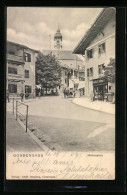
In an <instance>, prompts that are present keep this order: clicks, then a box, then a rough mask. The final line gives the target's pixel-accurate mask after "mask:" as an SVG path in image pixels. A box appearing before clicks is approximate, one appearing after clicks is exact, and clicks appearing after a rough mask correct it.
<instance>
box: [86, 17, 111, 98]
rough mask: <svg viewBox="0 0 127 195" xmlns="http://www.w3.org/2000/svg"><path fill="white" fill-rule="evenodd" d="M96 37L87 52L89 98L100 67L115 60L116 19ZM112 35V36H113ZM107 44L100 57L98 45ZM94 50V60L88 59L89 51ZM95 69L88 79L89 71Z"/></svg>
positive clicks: (87, 91) (87, 92)
mask: <svg viewBox="0 0 127 195" xmlns="http://www.w3.org/2000/svg"><path fill="white" fill-rule="evenodd" d="M102 32H103V33H104V34H102V33H101V32H100V33H99V34H98V35H97V36H96V38H95V39H94V40H93V41H92V42H91V44H90V45H89V47H88V48H87V49H86V51H85V70H86V71H85V78H86V80H85V83H86V96H89V95H90V93H91V91H93V85H92V79H95V78H98V77H99V75H98V65H101V64H105V66H107V64H108V63H109V61H110V58H111V57H112V58H115V35H114V34H115V18H112V19H111V20H110V21H109V22H108V23H107V25H106V26H105V28H104V29H103V30H102ZM111 35H112V36H111ZM104 42H105V47H106V52H105V53H103V54H101V56H99V54H98V45H99V44H101V43H104ZM89 49H93V50H94V53H93V58H88V56H87V50H89ZM91 67H93V76H92V77H89V78H87V69H88V68H91Z"/></svg>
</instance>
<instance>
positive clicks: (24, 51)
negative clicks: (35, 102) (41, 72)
mask: <svg viewBox="0 0 127 195" xmlns="http://www.w3.org/2000/svg"><path fill="white" fill-rule="evenodd" d="M37 53H38V51H36V50H34V49H31V48H28V47H26V46H24V45H20V44H18V43H13V42H10V41H7V55H6V59H7V66H6V70H7V73H6V74H7V76H6V78H7V79H6V89H7V90H8V91H9V94H10V96H20V94H21V92H23V93H24V94H26V93H28V94H29V97H35V96H36V94H35V60H36V54H37Z"/></svg>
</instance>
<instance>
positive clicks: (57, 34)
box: [54, 23, 62, 49]
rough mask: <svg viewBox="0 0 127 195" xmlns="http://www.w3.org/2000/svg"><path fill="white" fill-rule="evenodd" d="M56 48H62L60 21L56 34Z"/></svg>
mask: <svg viewBox="0 0 127 195" xmlns="http://www.w3.org/2000/svg"><path fill="white" fill-rule="evenodd" d="M54 48H56V49H62V34H61V32H60V28H59V23H58V29H57V31H56V33H55V35H54Z"/></svg>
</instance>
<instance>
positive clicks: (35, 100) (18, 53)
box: [6, 7, 116, 180]
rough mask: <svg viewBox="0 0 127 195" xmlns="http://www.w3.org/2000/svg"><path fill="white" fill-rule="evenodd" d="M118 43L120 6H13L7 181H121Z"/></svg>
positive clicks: (9, 16) (8, 49)
mask: <svg viewBox="0 0 127 195" xmlns="http://www.w3.org/2000/svg"><path fill="white" fill-rule="evenodd" d="M115 41H116V9H115V8H114V7H106V8H103V7H102V8H101V7H82V8H78V7H77V8H76V7H7V39H6V179H7V180H115Z"/></svg>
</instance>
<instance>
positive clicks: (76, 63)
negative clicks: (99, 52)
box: [59, 60, 85, 87]
mask: <svg viewBox="0 0 127 195" xmlns="http://www.w3.org/2000/svg"><path fill="white" fill-rule="evenodd" d="M59 61H60V63H61V66H62V65H64V66H69V67H70V69H71V68H72V69H73V68H75V69H78V66H79V67H80V68H81V67H84V62H83V61H80V60H79V61H78V60H77V61H76V60H59ZM65 71H66V69H65V68H62V75H61V80H62V82H61V84H62V85H63V86H64V87H67V86H68V81H67V83H65V79H66V80H68V76H67V75H66V76H65ZM80 75H82V73H80ZM70 77H71V78H73V74H72V73H71V74H70ZM84 82H85V81H84Z"/></svg>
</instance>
